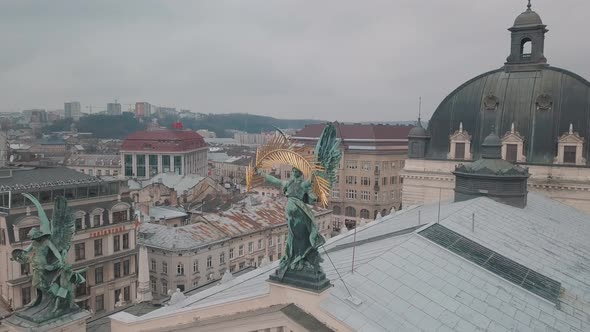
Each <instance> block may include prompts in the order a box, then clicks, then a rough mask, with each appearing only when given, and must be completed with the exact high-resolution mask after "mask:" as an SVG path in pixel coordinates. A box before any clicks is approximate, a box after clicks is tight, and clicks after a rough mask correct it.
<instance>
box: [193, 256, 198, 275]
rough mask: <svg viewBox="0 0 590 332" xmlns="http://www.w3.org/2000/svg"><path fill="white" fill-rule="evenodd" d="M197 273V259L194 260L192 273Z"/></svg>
mask: <svg viewBox="0 0 590 332" xmlns="http://www.w3.org/2000/svg"><path fill="white" fill-rule="evenodd" d="M197 272H199V261H198V260H197V259H195V260H194V261H193V273H197Z"/></svg>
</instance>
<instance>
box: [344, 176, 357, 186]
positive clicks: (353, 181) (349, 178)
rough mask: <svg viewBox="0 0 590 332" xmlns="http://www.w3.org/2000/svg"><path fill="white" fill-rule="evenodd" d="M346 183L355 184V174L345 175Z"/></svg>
mask: <svg viewBox="0 0 590 332" xmlns="http://www.w3.org/2000/svg"><path fill="white" fill-rule="evenodd" d="M346 184H356V176H350V175H349V176H347V177H346Z"/></svg>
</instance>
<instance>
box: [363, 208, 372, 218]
mask: <svg viewBox="0 0 590 332" xmlns="http://www.w3.org/2000/svg"><path fill="white" fill-rule="evenodd" d="M361 218H363V219H369V218H370V213H369V210H367V209H362V210H361Z"/></svg>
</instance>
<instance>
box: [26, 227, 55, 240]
mask: <svg viewBox="0 0 590 332" xmlns="http://www.w3.org/2000/svg"><path fill="white" fill-rule="evenodd" d="M28 235H29V238H30V239H31V240H39V239H41V238H42V237H44V236H47V235H50V234H48V233H45V232H42V231H41V230H40V229H39V228H38V227H35V228H33V229H31V230H30V231H29V234H28Z"/></svg>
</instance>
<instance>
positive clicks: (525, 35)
mask: <svg viewBox="0 0 590 332" xmlns="http://www.w3.org/2000/svg"><path fill="white" fill-rule="evenodd" d="M546 27H547V26H546V25H544V24H543V21H542V20H541V16H539V14H537V13H536V12H535V11H533V10H532V9H531V2H530V0H529V2H528V4H527V9H526V10H525V11H524V12H522V13H521V14H520V15H518V16H517V17H516V20H514V25H513V26H512V27H511V28H510V29H508V30H509V31H510V32H511V43H510V56H508V58H507V59H506V66H505V69H506V71H520V70H530V69H531V68H530V67H531V66H533V67H536V66H539V65H541V66H546V65H547V59H546V58H545V55H544V54H543V52H544V50H545V33H547V32H548V31H549V30H547V29H546Z"/></svg>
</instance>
